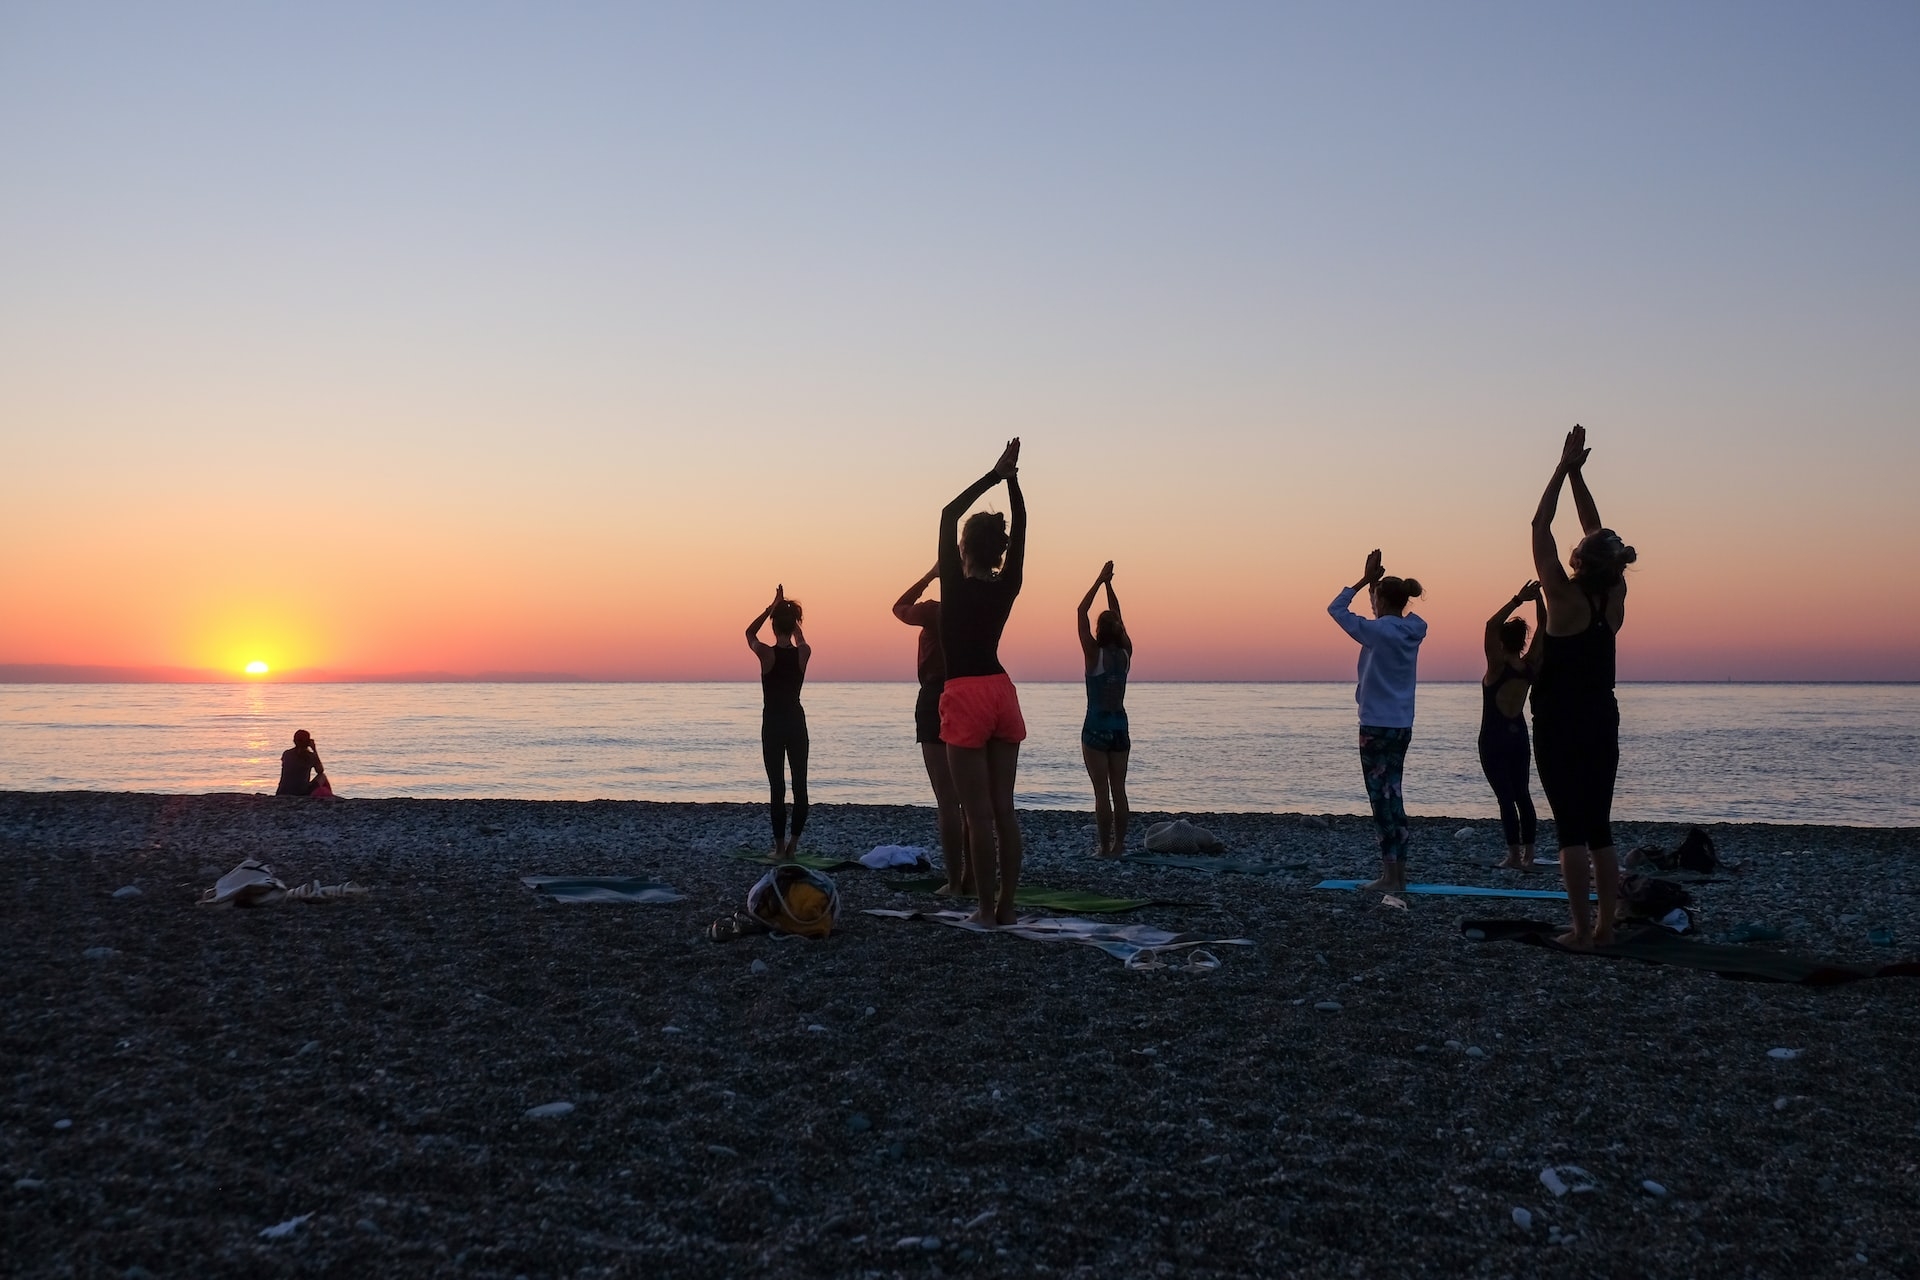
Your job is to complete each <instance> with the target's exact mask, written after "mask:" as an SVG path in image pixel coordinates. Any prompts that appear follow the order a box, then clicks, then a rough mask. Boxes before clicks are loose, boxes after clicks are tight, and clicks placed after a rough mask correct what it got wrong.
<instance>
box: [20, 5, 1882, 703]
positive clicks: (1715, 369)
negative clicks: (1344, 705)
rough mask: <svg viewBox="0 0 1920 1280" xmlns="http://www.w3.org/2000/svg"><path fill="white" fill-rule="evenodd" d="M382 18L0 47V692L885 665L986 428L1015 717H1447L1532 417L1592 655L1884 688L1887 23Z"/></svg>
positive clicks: (1535, 467)
mask: <svg viewBox="0 0 1920 1280" xmlns="http://www.w3.org/2000/svg"><path fill="white" fill-rule="evenodd" d="M430 9H431V6H428V7H426V8H425V9H421V10H414V9H411V8H409V7H406V6H400V7H397V8H393V9H391V10H387V11H382V10H368V11H366V12H362V13H356V14H353V15H351V16H340V17H337V18H336V17H329V16H327V15H321V16H313V15H306V16H303V17H298V18H295V17H294V16H291V15H290V13H289V14H281V13H278V12H270V11H266V10H262V11H259V12H255V13H250V14H248V15H245V16H244V17H242V16H236V15H234V14H231V13H225V14H220V15H214V14H212V13H210V12H202V11H199V10H195V9H193V8H192V7H191V6H188V7H187V8H185V9H182V10H179V11H173V10H169V12H168V13H166V14H164V15H162V14H159V13H158V12H157V11H156V12H155V13H153V14H151V15H149V14H145V13H143V12H141V11H137V10H126V11H122V12H120V13H118V14H117V15H115V16H114V17H111V18H103V19H101V20H99V21H94V20H91V19H88V18H86V17H85V14H84V11H73V10H70V9H68V8H65V7H60V6H46V7H43V8H30V7H20V8H17V9H13V10H9V11H8V14H7V16H6V17H5V18H4V19H0V22H4V23H5V26H4V28H3V29H0V172H5V173H7V175H8V198H7V200H6V201H4V202H0V279H3V280H5V281H6V289H5V291H4V296H0V667H5V666H8V665H18V664H70V665H106V666H125V667H167V668H192V669H206V670H213V671H216V672H220V673H234V674H237V673H238V672H239V670H240V668H241V667H242V666H243V665H244V664H245V663H246V662H248V661H249V660H253V659H261V660H264V661H267V662H269V663H271V664H272V666H273V667H274V669H275V674H276V678H284V677H287V676H290V675H295V674H298V673H302V672H305V673H308V674H313V673H322V674H324V673H332V674H336V675H349V674H393V673H406V672H448V673H454V674H461V675H471V674H475V673H479V672H488V671H493V672H555V673H570V674H576V675H580V676H586V677H594V678H641V679H695V678H729V679H749V678H751V677H752V675H753V672H754V668H753V665H752V663H751V661H750V659H749V656H748V654H747V653H746V650H745V647H744V645H743V644H742V643H741V641H740V638H739V635H740V631H741V629H742V627H743V626H744V624H745V623H746V622H747V620H748V619H750V618H751V617H752V616H753V615H754V613H755V612H756V611H757V610H758V609H759V608H760V607H761V605H762V604H763V603H764V601H765V599H766V597H767V596H768V594H769V593H770V591H771V589H772V587H773V584H774V583H775V582H776V581H783V582H785V583H786V585H787V587H788V589H789V590H790V591H791V592H792V593H793V594H794V595H796V596H798V597H799V598H800V599H802V600H803V601H804V602H805V603H806V605H807V606H808V610H809V619H810V621H809V626H808V634H809V637H810V639H811V640H812V641H813V643H814V645H815V647H816V651H817V655H818V656H817V658H816V664H817V665H816V666H815V667H814V674H815V678H909V677H910V676H911V667H912V644H911V637H910V636H909V635H908V634H907V633H906V632H905V630H904V629H903V628H901V627H900V626H899V625H898V624H897V623H895V622H894V621H893V620H892V618H891V617H890V615H889V613H888V606H889V605H890V603H891V602H892V600H893V599H894V597H895V596H896V595H897V594H898V592H899V591H900V589H901V588H902V587H903V586H904V585H906V584H907V583H908V582H910V581H912V580H913V579H914V578H915V577H916V576H917V575H918V574H919V573H920V572H921V571H922V570H923V568H924V567H925V566H926V565H927V564H929V563H930V562H931V561H932V559H933V555H934V547H933V532H934V520H935V515H936V513H937V511H938V509H939V507H940V505H941V503H943V502H944V501H946V500H947V499H948V498H949V497H950V496H951V495H952V494H953V493H955V492H957V491H958V490H959V489H960V488H961V487H963V486H964V485H965V484H966V483H967V482H968V481H969V480H970V479H972V478H974V477H975V476H977V475H979V474H980V473H981V472H982V471H984V470H985V469H986V467H987V466H988V465H990V464H991V463H992V461H993V459H994V457H995V456H996V455H997V453H998V451H999V448H1000V443H1001V441H1002V440H1004V439H1005V438H1006V437H1007V436H1011V435H1016V434H1018V435H1020V436H1022V437H1024V439H1025V441H1026V444H1027V454H1026V466H1025V468H1024V472H1025V476H1026V482H1027V487H1028V491H1029V494H1030V499H1031V502H1032V506H1033V534H1032V553H1031V559H1030V565H1029V572H1028V579H1027V588H1026V593H1025V595H1024V596H1023V598H1022V600H1021V602H1020V604H1019V606H1018V607H1017V609H1016V611H1015V613H1014V618H1013V622H1012V626H1011V629H1010V631H1009V633H1008V639H1007V644H1006V655H1005V656H1006V659H1007V665H1008V666H1009V668H1010V669H1011V670H1012V671H1013V673H1014V675H1015V677H1016V678H1025V679H1039V678H1069V679H1070V678H1074V677H1075V676H1076V675H1077V671H1078V659H1077V655H1076V649H1075V644H1074V631H1073V606H1074V603H1075V602H1076V600H1077V599H1078V597H1079V595H1080V594H1081V592H1082V591H1083V590H1084V589H1085V586H1086V583H1087V582H1088V581H1090V580H1091V578H1092V575H1093V574H1094V572H1095V571H1096V570H1097V568H1098V566H1099V565H1100V563H1101V562H1102V561H1103V560H1105V559H1108V558H1112V559H1114V560H1115V561H1116V562H1117V563H1118V567H1119V568H1118V578H1117V583H1118V586H1119V588H1120V590H1121V592H1122V598H1123V601H1124V602H1125V604H1126V607H1127V612H1128V615H1129V620H1130V623H1131V626H1132V630H1133V632H1134V635H1135V637H1136V640H1137V643H1138V645H1139V655H1138V664H1137V671H1138V674H1139V678H1142V679H1156V678H1158V679H1193V678H1211V677H1218V678H1236V679H1298V678H1349V677H1350V675H1351V672H1352V660H1353V653H1352V648H1351V644H1350V642H1349V641H1348V640H1347V639H1346V638H1345V637H1344V636H1343V635H1342V634H1341V633H1339V632H1338V631H1337V630H1336V629H1335V628H1334V626H1333V625H1332V624H1331V623H1330V622H1329V621H1328V620H1327V619H1326V618H1325V616H1324V613H1323V609H1324V605H1325V603H1326V601H1327V599H1328V598H1329V597H1330V596H1331V594H1332V593H1333V591H1334V590H1335V589H1337V588H1338V587H1339V586H1340V585H1342V584H1343V583H1347V582H1350V581H1352V580H1353V579H1354V578H1355V577H1356V576H1358V574H1359V571H1360V564H1361V561H1362V558H1363V557H1364V555H1365V553H1366V552H1367V551H1368V550H1369V549H1370V548H1372V547H1374V546H1380V547H1382V548H1383V549H1384V550H1385V552H1386V557H1387V564H1388V566H1389V568H1390V569H1392V570H1394V571H1398V572H1404V573H1411V574H1414V575H1416V576H1418V577H1420V578H1421V579H1422V580H1423V581H1425V582H1426V583H1427V585H1428V586H1429V588H1430V595H1429V596H1428V598H1427V599H1425V600H1424V601H1422V602H1420V603H1419V604H1418V605H1417V606H1416V608H1417V609H1418V611H1419V612H1421V613H1423V614H1424V615H1426V616H1427V617H1428V618H1429V619H1430V620H1431V621H1432V623H1433V624H1434V629H1433V632H1432V638H1431V639H1430V640H1429V642H1428V646H1427V651H1426V656H1425V658H1424V660H1423V672H1424V674H1426V675H1427V676H1429V677H1431V678H1470V677H1472V676H1474V675H1475V674H1477V671H1478V667H1479V657H1478V654H1479V645H1480V630H1481V623H1482V621H1483V620H1484V618H1485V616H1486V614H1487V612H1488V611H1489V610H1490V609H1491V608H1492V607H1493V606H1494V605H1495V604H1497V603H1498V602H1499V601H1501V600H1503V599H1505V598H1506V597H1507V596H1508V595H1510V594H1511V593H1512V591H1513V590H1514V589H1515V588H1516V587H1517V586H1518V585H1519V584H1520V582H1521V581H1522V580H1523V579H1524V578H1526V577H1527V576H1528V575H1529V574H1530V572H1531V567H1530V562H1529V557H1528V552H1527V523H1528V518H1529V516H1530V514H1531V512H1532V509H1533V505H1534V502H1535V500H1536V498H1537V496H1538V493H1539V489H1540V486H1541V484H1542V482H1543V481H1544V479H1545V477H1546V476H1547V474H1548V472H1549V471H1550V469H1551V467H1552V465H1553V462H1554V459H1555V457H1556V454H1557V450H1558V447H1559V441H1560V438H1561V435H1562V433H1563V432H1564V431H1565V430H1566V429H1567V428H1568V427H1569V426H1570V425H1571V424H1572V423H1573V422H1574V421H1576V420H1577V421H1582V422H1584V423H1585V424H1586V425H1587V426H1588V428H1589V429H1590V431H1591V433H1592V441H1593V444H1594V446H1595V454H1594V460H1593V464H1592V476H1593V484H1594V488H1595V491H1596V492H1597V494H1598V495H1599V499H1600V503H1601V507H1602V512H1603V514H1604V515H1605V516H1606V518H1607V520H1608V522H1609V523H1611V524H1613V525H1614V526H1615V527H1617V528H1618V529H1619V530H1620V531H1621V533H1622V534H1623V535H1624V536H1625V537H1626V538H1627V540H1628V541H1630V542H1632V543H1634V544H1636V545H1637V546H1638V547H1639V549H1640V551H1641V554H1642V561H1641V565H1640V567H1639V569H1638V571H1637V572H1636V575H1635V577H1634V579H1633V588H1632V597H1631V602H1630V605H1629V619H1630V620H1629V623H1628V630H1627V632H1626V633H1625V635H1624V637H1623V644H1622V650H1621V663H1622V670H1623V673H1624V674H1625V675H1627V676H1628V677H1629V678H1698V679H1724V678H1728V677H1733V678H1769V679H1920V556H1916V555H1915V551H1916V550H1917V549H1920V515H1917V514H1916V512H1920V503H1916V502H1915V501H1914V500H1913V497H1912V492H1911V490H1912V477H1913V476H1914V475H1915V474H1916V472H1917V471H1920V432H1916V430H1915V428H1916V426H1917V425H1920V377H1917V376H1916V374H1915V369H1916V367H1920V366H1917V365H1916V362H1915V361H1914V359H1913V352H1912V345H1913V344H1912V335H1913V334H1914V333H1915V332H1920V248H1916V245H1920V241H1916V238H1915V237H1914V236H1913V234H1912V227H1913V226H1914V225H1916V223H1917V222H1920V166H1914V165H1911V164H1905V163H1900V162H1898V158H1899V157H1903V156H1907V155H1910V154H1911V147H1912V139H1911V136H1910V135H1911V130H1910V127H1909V122H1910V121H1911V120H1912V119H1914V118H1916V112H1920V88H1916V86H1920V79H1916V78H1915V77H1913V76H1912V75H1911V74H1910V68H1909V67H1908V66H1907V64H1906V60H1905V58H1904V56H1903V54H1904V51H1905V50H1907V49H1910V48H1911V47H1912V39H1911V37H1912V35H1913V34H1914V32H1913V30H1912V28H1913V25H1914V19H1913V18H1912V15H1911V14H1910V13H1905V12H1902V11H1900V10H1898V9H1889V10H1886V11H1884V12H1882V11H1878V10H1876V11H1874V12H1873V13H1871V14H1868V13H1856V14H1852V15H1851V16H1843V15H1835V14H1825V13H1823V14H1814V13H1813V12H1812V11H1808V12H1807V13H1804V14H1801V13H1795V12H1788V11H1781V12H1771V11H1770V12H1768V13H1767V14H1764V15H1750V16H1748V17H1747V18H1746V19H1744V20H1743V24H1742V38H1741V41H1740V42H1738V43H1737V44H1736V45H1733V46H1730V45H1729V44H1728V42H1727V40H1726V38H1725V31H1724V24H1723V23H1721V22H1718V21H1714V20H1709V19H1707V18H1703V17H1697V16H1690V15H1691V13H1692V11H1685V12H1682V11H1675V12H1674V13H1673V14H1671V15H1669V16H1668V17H1667V18H1666V19H1664V22H1665V24H1666V25H1665V26H1664V27H1663V28H1662V34H1661V38H1659V39H1657V40H1648V39H1644V38H1642V32H1641V30H1640V28H1639V27H1637V26H1636V25H1634V22H1633V20H1630V19H1627V18H1624V17H1619V16H1615V15H1613V14H1611V12H1610V11H1605V10H1594V11H1591V12H1588V11H1580V10H1565V11H1552V12H1547V11H1542V12H1539V13H1529V14H1518V15H1515V14H1506V15H1505V16H1502V17H1500V18H1498V19H1497V20H1496V19H1494V18H1492V17H1489V16H1485V15H1474V14H1467V13H1454V12H1451V11H1449V12H1445V13H1442V12H1441V11H1438V10H1432V9H1430V8H1427V7H1424V6H1408V7H1407V8H1405V9H1404V10H1403V11H1401V12H1399V13H1398V15H1397V17H1396V18H1395V20H1393V21H1391V22H1389V21H1382V20H1377V19H1376V18H1372V17H1367V16H1365V15H1361V14H1359V13H1358V12H1357V11H1355V12H1353V13H1351V14H1350V13H1348V11H1345V10H1340V9H1336V8H1329V9H1327V10H1326V11H1324V12H1319V11H1316V12H1311V13H1310V12H1307V11H1304V10H1303V11H1300V12H1294V11H1293V10H1292V9H1290V8H1288V7H1284V6H1282V7H1274V8H1272V9H1270V10H1263V9H1261V8H1259V7H1255V8H1253V9H1249V10H1236V11H1232V12H1226V11H1222V12H1215V13H1212V14H1209V15H1199V14H1191V13H1183V11H1180V10H1178V9H1169V10H1164V11H1153V10H1142V11H1128V12H1127V13H1126V14H1114V15H1109V17H1108V18H1107V19H1106V20H1105V21H1103V22H1101V23H1099V24H1095V27H1096V28H1097V29H1089V27H1088V24H1085V23H1084V22H1079V21H1074V20H1069V19H1068V17H1066V16H1065V12H1066V11H1060V12H1046V13H1030V12H1022V13H1021V14H1020V15H1019V16H1018V18H1017V19H1016V18H1015V17H1014V16H1013V15H1011V14H1010V13H996V12H993V11H990V10H991V7H989V10H986V11H979V12H974V11H955V12H942V11H937V10H924V11H922V10H913V11H901V10H897V9H890V8H876V9H871V10H858V6H855V7H853V8H850V9H848V10H844V11H842V10H835V11H834V12H832V13H818V14H816V13H812V12H809V13H808V14H806V15H804V16H802V15H799V14H798V13H797V11H796V13H795V14H793V15H787V14H785V13H778V12H767V13H763V14H761V15H760V16H759V18H758V19H757V20H756V21H755V22H753V23H743V22H737V21H733V20H730V19H728V20H723V19H721V18H720V17H718V16H714V15H708V14H705V13H704V11H687V12H686V13H683V14H681V15H679V16H676V17H672V18H668V17H667V16H664V15H662V14H655V13H652V12H651V11H648V12H647V13H646V14H642V13H641V12H640V11H637V10H636V11H633V12H625V11H620V10H610V11H606V12H595V13H592V14H588V13H574V14H568V15H548V14H541V13H538V12H536V11H533V10H526V11H519V10H501V11H498V12H495V11H488V12H487V13H485V14H480V13H463V14H462V17H461V28H462V41H461V43H460V44H459V46H458V47H457V48H452V47H449V46H448V45H447V43H446V41H445V39H444V23H443V22H442V21H441V20H439V19H436V18H434V17H433V16H432V15H431V14H430V13H429V12H428V10H430ZM1010 24H1014V25H1017V27H1018V30H1019V38H1018V39H1009V38H1008V34H1009V31H1010V29H1011V27H1010ZM1539 67H1552V68H1553V69H1554V71H1553V74H1552V75H1551V76H1550V77H1545V78H1542V76H1541V75H1540V74H1539V73H1538V72H1537V70H1536V69H1537V68H1539ZM503 84H512V85H513V86H515V91H514V92H513V93H510V94H509V93H503V92H501V86H502V85H503ZM1516 103H1525V104H1526V105H1525V107H1524V109H1522V108H1517V107H1516V105H1515V104H1516ZM1302 121H1308V122H1311V126H1312V127H1310V128H1301V127H1299V126H1300V123H1301V122H1302ZM1565 527H1568V526H1566V525H1565V523H1564V522H1563V528H1565Z"/></svg>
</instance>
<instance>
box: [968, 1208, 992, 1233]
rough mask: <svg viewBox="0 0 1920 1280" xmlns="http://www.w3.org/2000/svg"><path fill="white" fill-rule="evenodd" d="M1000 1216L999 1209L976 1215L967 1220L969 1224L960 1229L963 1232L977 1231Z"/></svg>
mask: <svg viewBox="0 0 1920 1280" xmlns="http://www.w3.org/2000/svg"><path fill="white" fill-rule="evenodd" d="M999 1216H1000V1211H999V1210H998V1209H988V1210H986V1211H984V1212H982V1213H976V1214H974V1215H973V1217H971V1218H969V1219H967V1224H966V1225H965V1226H964V1227H962V1228H960V1229H961V1230H962V1231H977V1230H979V1229H980V1228H981V1227H984V1226H986V1225H987V1224H988V1223H989V1222H992V1221H993V1220H994V1219H995V1218H997V1217H999Z"/></svg>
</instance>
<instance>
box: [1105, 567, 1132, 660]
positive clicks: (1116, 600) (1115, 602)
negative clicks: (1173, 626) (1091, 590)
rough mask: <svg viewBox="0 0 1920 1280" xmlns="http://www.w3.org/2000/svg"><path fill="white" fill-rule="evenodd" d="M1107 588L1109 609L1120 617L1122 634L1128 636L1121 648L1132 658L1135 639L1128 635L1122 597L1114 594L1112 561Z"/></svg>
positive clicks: (1108, 569)
mask: <svg viewBox="0 0 1920 1280" xmlns="http://www.w3.org/2000/svg"><path fill="white" fill-rule="evenodd" d="M1106 587H1107V608H1109V609H1111V610H1113V612H1114V614H1115V615H1117V616H1119V617H1120V634H1121V635H1123V636H1126V638H1125V639H1124V640H1122V641H1121V642H1120V647H1121V648H1122V649H1125V650H1126V651H1127V655H1128V656H1129V657H1131V656H1132V655H1133V637H1132V636H1130V635H1127V622H1126V617H1125V616H1124V615H1122V614H1121V613H1120V597H1119V596H1117V595H1115V594H1113V561H1111V560H1109V561H1107V581H1106Z"/></svg>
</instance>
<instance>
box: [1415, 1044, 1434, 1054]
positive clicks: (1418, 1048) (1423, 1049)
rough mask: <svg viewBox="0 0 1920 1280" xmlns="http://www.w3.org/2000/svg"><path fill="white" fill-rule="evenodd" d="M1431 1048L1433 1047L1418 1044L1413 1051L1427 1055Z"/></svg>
mask: <svg viewBox="0 0 1920 1280" xmlns="http://www.w3.org/2000/svg"><path fill="white" fill-rule="evenodd" d="M1430 1047H1431V1046H1428V1045H1424V1044H1417V1045H1415V1046H1413V1051H1414V1052H1415V1053H1425V1052H1427V1050H1428V1049H1429V1048H1430Z"/></svg>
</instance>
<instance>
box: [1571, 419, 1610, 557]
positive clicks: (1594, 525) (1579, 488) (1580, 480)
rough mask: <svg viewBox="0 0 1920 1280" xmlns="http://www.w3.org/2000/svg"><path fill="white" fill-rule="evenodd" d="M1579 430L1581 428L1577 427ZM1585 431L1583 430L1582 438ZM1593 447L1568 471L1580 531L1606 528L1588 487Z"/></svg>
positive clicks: (1590, 531) (1585, 532)
mask: <svg viewBox="0 0 1920 1280" xmlns="http://www.w3.org/2000/svg"><path fill="white" fill-rule="evenodd" d="M1575 430H1579V428H1575ZM1585 434H1586V433H1585V432H1584V431H1583V432H1581V435H1582V438H1583V439H1584V437H1585ZM1592 452H1593V450H1591V449H1583V450H1582V451H1581V454H1580V457H1579V460H1578V461H1576V462H1575V463H1574V464H1573V469H1572V470H1570V471H1568V472H1567V481H1568V487H1569V488H1571V489H1572V490H1573V509H1574V510H1575V511H1576V512H1578V513H1579V515H1580V532H1581V533H1583V534H1587V533H1598V532H1600V530H1602V529H1604V528H1606V526H1605V525H1603V524H1601V523H1600V508H1599V507H1597V506H1595V505H1594V504H1593V490H1591V489H1589V488H1587V454H1589V453H1592Z"/></svg>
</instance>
